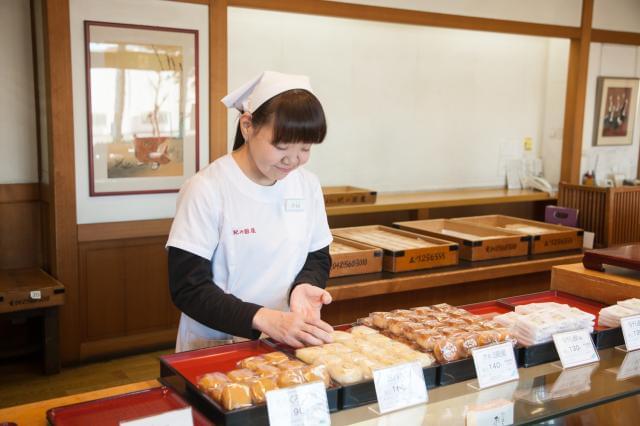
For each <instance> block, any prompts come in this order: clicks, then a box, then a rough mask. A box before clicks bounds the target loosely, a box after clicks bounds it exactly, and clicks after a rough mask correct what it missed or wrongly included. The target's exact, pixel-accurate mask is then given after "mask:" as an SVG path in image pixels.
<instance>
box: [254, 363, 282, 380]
mask: <svg viewBox="0 0 640 426" xmlns="http://www.w3.org/2000/svg"><path fill="white" fill-rule="evenodd" d="M254 371H255V373H256V375H257V376H258V377H278V374H280V371H281V370H280V369H279V368H278V367H276V366H275V365H271V364H262V365H259V366H258V367H256V369H255V370H254Z"/></svg>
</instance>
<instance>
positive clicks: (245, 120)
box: [239, 112, 253, 141]
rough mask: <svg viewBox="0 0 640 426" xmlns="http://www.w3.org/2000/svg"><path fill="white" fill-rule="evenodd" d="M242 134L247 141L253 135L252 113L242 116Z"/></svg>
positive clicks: (244, 113)
mask: <svg viewBox="0 0 640 426" xmlns="http://www.w3.org/2000/svg"><path fill="white" fill-rule="evenodd" d="M239 120H240V132H242V137H243V138H244V140H245V141H246V140H247V138H248V137H249V136H251V133H252V132H253V124H252V122H251V113H248V112H243V113H242V115H241V116H240V119H239Z"/></svg>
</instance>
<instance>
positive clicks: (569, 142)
mask: <svg viewBox="0 0 640 426" xmlns="http://www.w3.org/2000/svg"><path fill="white" fill-rule="evenodd" d="M592 16H593V0H583V2H582V20H581V27H580V37H579V38H572V39H571V46H570V50H569V70H568V75H567V96H566V101H565V110H564V132H563V135H562V160H561V166H560V180H561V181H563V182H567V183H574V184H575V183H580V159H581V155H582V127H583V125H584V108H585V98H586V95H587V74H588V70H589V48H590V45H591V22H592Z"/></svg>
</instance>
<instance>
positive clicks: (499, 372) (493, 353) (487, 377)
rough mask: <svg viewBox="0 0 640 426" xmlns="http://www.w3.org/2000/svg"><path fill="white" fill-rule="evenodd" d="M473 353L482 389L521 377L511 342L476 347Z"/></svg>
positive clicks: (479, 384)
mask: <svg viewBox="0 0 640 426" xmlns="http://www.w3.org/2000/svg"><path fill="white" fill-rule="evenodd" d="M471 354H472V356H473V363H474V364H475V366H476V375H477V376H478V386H479V387H480V389H484V388H487V387H490V386H495V385H499V384H500V383H504V382H510V381H512V380H518V379H519V378H520V375H519V374H518V364H516V359H515V356H514V355H513V345H512V344H511V343H510V342H505V343H500V344H498V345H491V346H485V347H481V348H478V349H474V350H473V352H472V353H471Z"/></svg>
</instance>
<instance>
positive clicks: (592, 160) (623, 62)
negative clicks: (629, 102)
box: [580, 43, 640, 183]
mask: <svg viewBox="0 0 640 426" xmlns="http://www.w3.org/2000/svg"><path fill="white" fill-rule="evenodd" d="M598 76H608V77H640V47H637V46H623V45H617V44H603V43H591V49H590V51H589V74H588V77H587V78H588V81H587V97H586V101H585V115H584V127H583V137H582V162H581V167H580V170H581V173H580V174H581V175H582V174H584V173H585V172H586V171H587V170H593V169H594V168H595V171H596V178H597V179H598V181H600V183H603V182H602V181H601V179H604V178H606V177H607V175H608V174H610V173H622V174H624V175H625V176H626V177H628V178H635V177H636V173H637V166H638V149H639V146H640V125H639V124H638V123H639V121H640V112H639V111H638V109H636V120H635V129H634V134H633V145H630V146H611V147H603V146H599V147H594V146H592V142H593V121H594V115H595V103H596V99H595V98H596V83H597V78H598ZM596 164H597V167H596Z"/></svg>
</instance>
